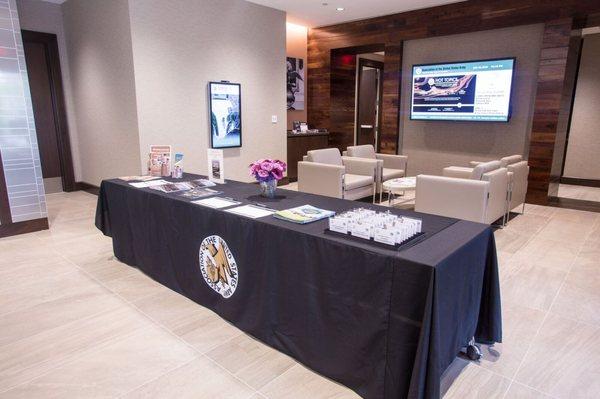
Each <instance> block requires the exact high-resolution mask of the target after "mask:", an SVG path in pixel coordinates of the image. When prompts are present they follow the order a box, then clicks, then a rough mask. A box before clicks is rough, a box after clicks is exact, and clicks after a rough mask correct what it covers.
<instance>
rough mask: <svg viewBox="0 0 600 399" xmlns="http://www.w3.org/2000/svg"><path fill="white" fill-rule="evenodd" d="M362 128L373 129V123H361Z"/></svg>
mask: <svg viewBox="0 0 600 399" xmlns="http://www.w3.org/2000/svg"><path fill="white" fill-rule="evenodd" d="M360 127H361V129H373V125H360Z"/></svg>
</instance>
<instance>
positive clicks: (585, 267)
mask: <svg viewBox="0 0 600 399" xmlns="http://www.w3.org/2000/svg"><path fill="white" fill-rule="evenodd" d="M566 282H567V283H569V284H572V285H574V286H575V287H578V288H580V289H582V290H585V291H588V292H590V293H598V292H600V251H596V250H582V251H581V253H580V254H579V256H578V257H577V258H576V259H575V262H573V267H572V268H571V271H570V272H569V275H568V276H567V279H566Z"/></svg>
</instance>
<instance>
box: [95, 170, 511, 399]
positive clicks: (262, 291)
mask: <svg viewBox="0 0 600 399" xmlns="http://www.w3.org/2000/svg"><path fill="white" fill-rule="evenodd" d="M199 177H200V176H195V175H189V174H188V175H186V176H185V177H184V179H183V180H184V181H187V180H192V179H194V178H199ZM167 180H168V179H167ZM216 188H217V189H218V190H220V191H223V194H222V196H227V197H230V198H233V199H235V200H238V201H241V202H242V203H243V204H251V203H256V202H259V203H262V204H264V205H267V206H268V207H270V208H273V209H278V210H281V209H288V208H292V207H296V206H300V205H305V204H311V205H313V206H316V207H319V208H323V209H328V210H332V211H336V212H342V211H345V210H349V209H352V208H357V207H366V208H372V209H376V210H379V211H384V210H388V208H382V207H379V206H376V205H371V204H365V203H360V202H352V201H346V200H341V199H335V198H329V197H323V196H318V195H311V194H306V193H300V192H295V191H288V190H278V192H277V193H278V196H277V198H275V199H272V200H269V199H266V198H262V197H260V196H258V195H257V194H258V191H259V187H258V186H257V185H256V184H250V183H240V182H235V181H227V182H226V184H224V185H219V186H218V187H216ZM391 212H393V213H395V214H399V215H406V216H411V217H417V218H420V219H422V221H423V232H424V233H425V234H423V235H422V236H421V237H419V239H418V240H417V241H415V242H414V243H413V244H412V245H406V246H404V247H400V248H399V249H395V248H393V247H386V246H384V245H376V244H372V243H369V242H366V241H361V240H359V239H354V238H352V237H350V238H346V237H343V236H338V235H333V234H328V233H327V232H325V229H326V228H327V221H326V220H321V221H318V222H314V223H311V224H307V225H297V224H294V223H290V222H286V221H282V220H279V219H276V218H274V217H272V216H267V217H262V218H258V219H250V218H247V217H244V216H240V215H236V214H232V213H228V212H225V211H224V210H221V209H213V208H209V207H204V206H200V205H196V204H192V203H190V200H188V199H184V198H183V197H180V196H179V195H177V194H165V193H161V192H158V191H156V190H151V189H148V188H143V189H138V188H134V187H132V186H131V185H129V184H128V183H127V182H124V181H122V180H119V179H115V180H105V181H103V182H102V185H101V188H100V194H99V197H98V208H97V211H96V226H97V227H98V228H99V229H100V230H101V231H102V232H103V233H104V234H105V235H108V236H111V237H112V240H113V247H114V253H115V256H116V257H117V258H118V259H119V260H120V261H122V262H124V263H126V264H128V265H131V266H135V267H137V268H139V269H140V270H141V271H143V272H144V273H146V274H147V275H148V276H150V277H151V278H153V279H154V280H156V281H158V282H160V283H161V284H163V285H165V286H167V287H169V288H171V289H172V290H174V291H177V292H179V293H181V294H182V295H185V296H186V297H188V298H190V299H191V300H193V301H195V302H197V303H199V304H201V305H202V306H205V307H207V308H210V309H212V310H213V311H214V312H216V313H217V314H219V315H220V316H221V317H222V318H224V319H226V320H228V321H230V322H231V323H233V324H234V325H235V326H237V327H238V328H240V329H241V330H243V331H245V332H247V333H249V334H251V335H253V336H254V337H256V338H257V339H259V340H261V341H262V342H264V343H266V344H268V345H270V346H272V347H273V348H276V349H277V350H279V351H281V352H284V353H286V354H288V355H290V356H292V357H293V358H295V359H297V360H298V361H300V362H301V363H303V364H305V365H306V366H308V367H310V368H311V369H313V370H315V371H317V372H319V373H321V374H323V375H325V376H327V377H329V378H331V379H333V380H336V381H339V382H340V383H342V384H344V385H346V386H348V387H349V388H351V389H353V390H354V391H355V392H357V393H358V394H359V395H361V396H362V397H364V398H385V399H388V398H393V399H397V398H405V397H409V398H437V397H439V396H440V377H441V375H442V373H443V372H444V370H445V369H446V368H447V367H448V366H449V365H450V363H451V362H452V361H453V360H454V358H455V357H456V355H457V354H458V352H459V351H460V349H461V348H462V347H464V346H465V345H466V344H467V343H468V341H469V339H470V338H471V337H473V336H474V337H475V338H476V340H477V341H478V342H487V343H491V342H501V336H502V331H501V330H502V328H501V316H500V290H499V282H498V269H497V259H496V249H495V242H494V235H493V232H492V230H491V228H490V227H489V226H487V225H482V224H477V223H472V222H467V221H460V220H455V219H449V218H444V217H439V216H433V215H427V214H419V213H415V212H411V211H404V210H399V209H392V210H391ZM214 236H218V237H220V239H219V240H218V241H215V239H214ZM211 237H213V238H211ZM217 242H218V244H217ZM223 247H226V248H225V250H223ZM219 248H221V249H219ZM207 270H208V272H207ZM212 281H217V283H212V284H210V283H209V282H212ZM225 283H227V284H228V285H229V288H233V289H229V290H228V291H227V292H224V291H219V290H218V289H217V288H218V287H217V285H218V284H221V285H225Z"/></svg>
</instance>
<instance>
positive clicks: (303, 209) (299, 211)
mask: <svg viewBox="0 0 600 399" xmlns="http://www.w3.org/2000/svg"><path fill="white" fill-rule="evenodd" d="M333 215H335V212H333V211H328V210H325V209H319V208H315V207H314V206H312V205H302V206H299V207H297V208H291V209H285V210H283V211H277V212H275V213H274V214H273V216H275V217H276V218H277V219H281V220H287V221H288V222H294V223H299V224H306V223H311V222H316V221H317V220H321V219H326V218H328V217H331V216H333Z"/></svg>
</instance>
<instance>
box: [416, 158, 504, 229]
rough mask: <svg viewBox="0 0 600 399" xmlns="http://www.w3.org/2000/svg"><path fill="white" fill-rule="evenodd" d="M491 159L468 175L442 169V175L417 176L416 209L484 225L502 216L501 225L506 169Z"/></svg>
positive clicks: (458, 171)
mask: <svg viewBox="0 0 600 399" xmlns="http://www.w3.org/2000/svg"><path fill="white" fill-rule="evenodd" d="M494 162H497V163H494ZM494 162H488V163H486V164H481V165H478V166H477V167H476V168H473V171H471V172H470V175H469V176H467V175H466V172H465V171H460V170H457V169H454V170H452V169H451V170H450V172H448V171H446V170H445V173H444V176H428V175H419V176H417V189H416V198H415V210H416V211H417V212H424V213H431V214H434V215H441V216H448V217H454V218H458V219H465V220H470V221H473V222H479V223H487V224H492V223H494V222H495V221H496V220H498V219H502V225H504V223H505V221H506V210H507V205H508V202H507V195H508V191H507V187H508V179H509V178H508V170H507V169H506V168H498V167H497V166H498V164H499V161H494ZM453 173H454V175H452V176H449V174H453ZM461 173H462V175H461Z"/></svg>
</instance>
